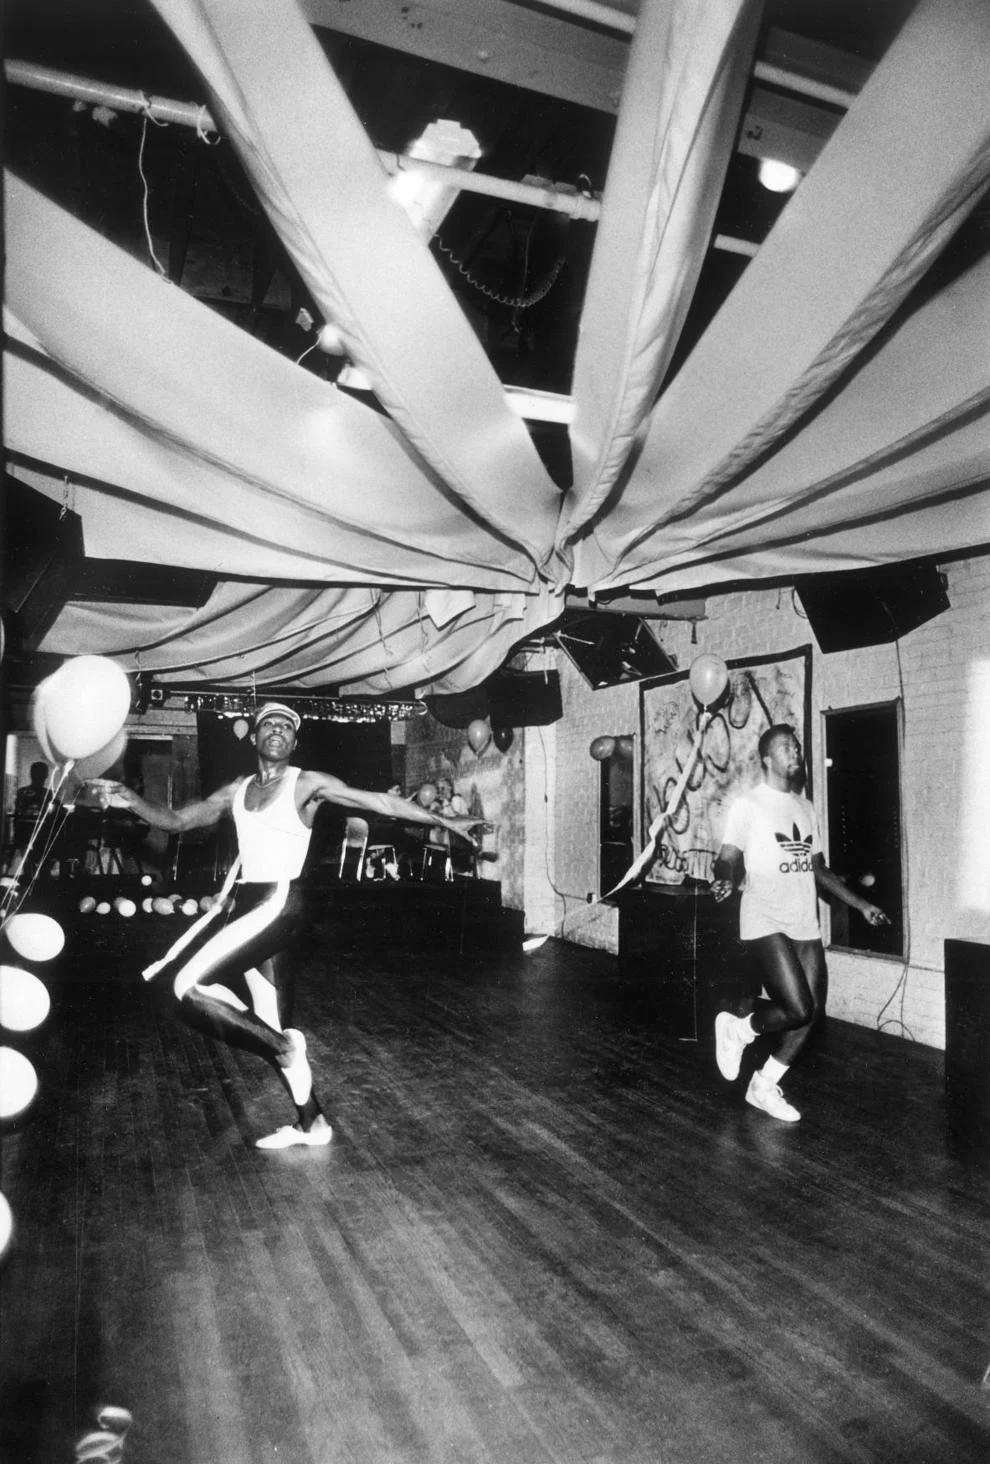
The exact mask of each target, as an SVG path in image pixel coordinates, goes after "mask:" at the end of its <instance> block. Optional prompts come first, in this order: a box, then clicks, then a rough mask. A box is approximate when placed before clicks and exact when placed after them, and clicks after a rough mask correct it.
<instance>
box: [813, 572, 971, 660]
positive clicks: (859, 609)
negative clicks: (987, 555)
mask: <svg viewBox="0 0 990 1464" xmlns="http://www.w3.org/2000/svg"><path fill="white" fill-rule="evenodd" d="M794 587H795V589H796V590H797V592H798V594H799V595H800V596H801V604H802V605H803V606H804V611H805V614H806V615H807V617H808V621H809V623H810V625H811V628H812V630H813V631H814V632H815V637H816V639H817V641H818V644H819V646H820V647H821V649H822V650H823V651H825V652H826V653H830V652H832V651H853V650H858V649H860V648H861V647H862V646H878V645H885V644H886V643H887V642H889V641H895V640H900V638H901V636H903V635H907V634H908V632H909V631H912V630H916V629H917V627H918V626H919V625H924V623H925V622H926V621H927V620H933V619H934V618H935V616H936V615H941V613H942V611H943V610H948V609H949V597H948V595H947V594H946V592H945V577H944V575H942V574H941V572H940V571H939V569H938V566H937V565H935V564H931V563H929V562H927V561H924V562H919V561H914V562H911V563H905V564H885V565H881V566H879V567H878V568H876V569H863V570H858V569H856V570H843V571H840V572H839V573H837V574H814V575H805V576H803V577H802V578H799V579H796V580H795V581H794Z"/></svg>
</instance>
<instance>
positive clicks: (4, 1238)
mask: <svg viewBox="0 0 990 1464" xmlns="http://www.w3.org/2000/svg"><path fill="white" fill-rule="evenodd" d="M13 1234H14V1216H13V1213H12V1212H11V1208H10V1205H9V1204H8V1203H7V1196H6V1195H0V1260H2V1259H3V1257H4V1255H5V1254H6V1252H7V1247H8V1246H9V1245H10V1241H11V1237H12V1236H13Z"/></svg>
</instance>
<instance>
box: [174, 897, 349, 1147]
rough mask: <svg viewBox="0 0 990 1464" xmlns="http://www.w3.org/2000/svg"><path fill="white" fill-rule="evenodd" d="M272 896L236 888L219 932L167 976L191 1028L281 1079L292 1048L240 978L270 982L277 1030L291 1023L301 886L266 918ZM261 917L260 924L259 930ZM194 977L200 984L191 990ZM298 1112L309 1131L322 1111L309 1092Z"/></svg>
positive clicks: (212, 930)
mask: <svg viewBox="0 0 990 1464" xmlns="http://www.w3.org/2000/svg"><path fill="white" fill-rule="evenodd" d="M274 892H275V886H273V885H239V886H237V887H236V888H235V895H234V900H233V908H232V909H231V910H229V911H228V912H227V917H226V919H225V920H224V921H223V923H222V924H221V925H220V926H219V928H218V927H217V926H216V925H210V926H207V927H206V929H205V930H204V934H203V938H202V939H201V940H199V941H197V942H196V944H195V945H191V946H189V947H188V948H187V949H185V950H183V951H182V952H181V953H180V954H179V955H178V956H177V957H176V960H175V961H174V962H173V963H170V966H169V967H166V968H164V970H166V971H167V972H168V975H170V976H171V977H172V978H173V988H174V990H175V994H176V995H177V996H178V998H179V1010H180V1012H181V1014H182V1016H183V1017H184V1018H185V1020H186V1021H187V1022H188V1023H189V1025H190V1026H192V1027H196V1028H197V1029H199V1030H200V1031H205V1032H208V1033H209V1034H210V1036H212V1037H218V1038H219V1039H220V1040H221V1041H222V1042H228V1043H229V1044H230V1045H231V1046H232V1047H241V1048H245V1049H247V1051H249V1052H256V1053H258V1054H259V1056H261V1057H264V1058H266V1059H267V1060H268V1062H270V1063H271V1064H272V1066H273V1067H274V1068H275V1070H276V1071H277V1072H279V1073H280V1072H281V1067H282V1064H281V1062H280V1061H279V1059H280V1058H284V1056H285V1054H286V1052H287V1051H288V1050H289V1048H290V1043H289V1041H288V1040H287V1039H286V1037H285V1036H284V1034H283V1032H282V1031H281V1030H280V1029H279V1028H276V1027H273V1026H270V1025H269V1023H268V1022H266V1021H264V1020H263V1019H262V1018H261V1017H260V1016H257V1015H256V1014H255V1012H254V1011H253V1010H251V1009H250V1008H251V1007H252V998H251V993H250V992H249V990H248V989H247V986H246V983H245V981H244V976H243V973H244V972H245V971H249V970H251V969H252V968H255V969H257V970H260V971H261V973H262V975H263V976H265V977H266V978H267V979H268V980H270V981H271V982H272V983H273V985H274V987H275V992H276V996H277V1002H278V1015H279V1021H280V1026H281V1025H284V1024H285V1023H286V1022H287V1021H288V1020H289V1019H290V1016H291V1004H292V979H291V961H290V960H288V959H286V947H287V946H289V945H290V944H291V942H292V941H293V940H294V939H295V938H296V937H297V936H298V934H299V931H300V928H301V925H302V914H303V912H302V897H301V894H300V892H299V890H298V889H297V888H296V887H294V886H293V887H290V889H289V893H288V897H287V899H286V901H285V903H284V906H283V907H282V908H281V909H279V910H278V911H277V912H274V911H273V914H272V916H271V917H270V918H269V917H267V916H265V915H264V909H267V908H268V902H269V901H270V900H271V897H272V895H273V894H274ZM262 907H264V909H262ZM259 916H261V917H263V925H262V928H260V929H259V928H258V926H259V919H258V917H259ZM193 971H194V972H195V979H194V980H193V981H192V984H190V980H189V978H190V975H191V974H192V972H193ZM213 985H221V986H224V987H226V988H227V989H228V990H229V991H231V992H233V994H234V995H235V996H236V997H238V999H239V1000H241V1001H243V1002H245V1004H246V1005H247V1007H248V1008H249V1010H247V1011H242V1010H240V1009H239V1008H237V1007H234V1006H232V1005H231V1004H230V1002H229V1001H227V1000H225V999H224V998H222V997H220V996H218V995H216V994H215V993H213V992H211V990H210V987H211V986H213ZM296 1111H297V1113H298V1115H299V1123H300V1125H301V1126H302V1127H303V1128H309V1127H310V1125H311V1124H312V1123H313V1120H314V1119H315V1118H316V1117H317V1116H318V1115H319V1114H320V1113H321V1112H322V1109H321V1108H320V1105H319V1102H318V1101H317V1099H316V1096H315V1093H313V1092H311V1093H310V1096H309V1098H308V1099H307V1100H306V1102H305V1103H302V1104H296Z"/></svg>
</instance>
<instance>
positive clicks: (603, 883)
mask: <svg viewBox="0 0 990 1464" xmlns="http://www.w3.org/2000/svg"><path fill="white" fill-rule="evenodd" d="M616 742H617V746H616V750H615V751H614V752H613V753H612V755H611V757H606V758H604V759H603V760H602V762H601V763H600V764H599V766H600V767H601V770H602V771H601V796H600V799H599V808H600V828H599V838H600V843H601V854H600V858H599V866H598V867H599V889H598V895H599V898H601V896H602V895H605V894H607V893H608V891H609V890H611V889H614V888H615V886H616V885H617V884H618V883H619V880H620V879H621V878H622V876H623V875H624V874H625V872H626V870H627V869H628V868H629V866H630V864H631V863H632V861H633V760H632V753H631V751H630V747H631V743H632V738H631V737H626V738H622V739H616Z"/></svg>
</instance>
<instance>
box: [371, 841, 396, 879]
mask: <svg viewBox="0 0 990 1464" xmlns="http://www.w3.org/2000/svg"><path fill="white" fill-rule="evenodd" d="M364 877H365V879H398V878H399V859H398V855H397V854H396V850H395V845H394V844H369V845H368V847H367V849H366V850H365V857H364Z"/></svg>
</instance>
